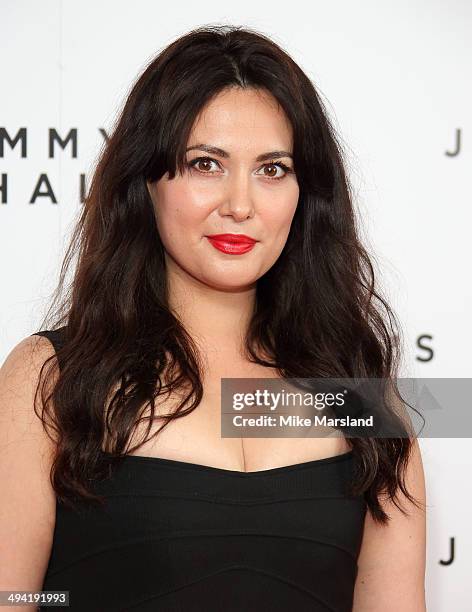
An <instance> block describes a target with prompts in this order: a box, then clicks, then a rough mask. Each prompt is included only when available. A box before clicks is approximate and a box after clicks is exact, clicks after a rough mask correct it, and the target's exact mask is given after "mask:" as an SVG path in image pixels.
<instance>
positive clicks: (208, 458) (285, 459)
mask: <svg viewBox="0 0 472 612" xmlns="http://www.w3.org/2000/svg"><path fill="white" fill-rule="evenodd" d="M211 371H212V375H211V376H207V377H206V379H205V382H204V385H203V397H202V401H201V402H200V404H199V405H198V406H197V407H196V408H195V409H194V410H193V411H192V412H190V413H189V414H187V415H185V416H184V417H181V418H173V419H172V420H171V421H170V422H169V423H168V424H167V425H166V426H165V427H164V428H163V429H162V431H160V432H159V433H158V434H157V436H156V437H154V438H152V439H151V440H148V441H147V442H145V443H144V444H143V445H142V446H141V447H140V448H139V449H136V450H135V451H133V452H132V453H131V454H133V455H137V456H150V457H163V458H167V459H171V460H177V461H186V462H190V463H196V464H201V465H209V466H214V467H218V468H223V469H228V470H237V471H241V472H252V471H258V470H265V469H272V468H276V467H283V466H286V465H293V464H297V463H303V462H306V461H313V460H317V459H324V458H326V457H332V456H335V455H339V454H342V453H344V452H347V451H348V450H350V446H349V444H348V443H347V440H346V439H345V438H344V437H343V436H342V435H341V434H340V433H339V432H336V431H335V430H328V429H326V431H325V432H324V435H323V437H321V436H320V435H318V434H317V437H312V436H310V437H309V436H304V437H293V435H290V432H287V437H277V438H275V437H239V438H233V437H231V438H230V437H223V436H222V432H221V419H222V410H221V406H222V385H221V380H222V378H259V379H261V378H272V379H273V378H280V377H279V375H278V374H277V373H276V372H275V371H274V370H271V369H268V368H265V367H262V366H258V365H257V364H249V365H245V366H241V365H239V366H237V365H235V364H225V363H221V364H214V366H213V368H212V370H211ZM182 397H183V396H179V400H180V401H181V399H182ZM179 400H178V399H177V398H175V397H174V398H166V399H162V400H161V401H158V402H157V404H156V415H162V414H166V413H167V414H169V413H173V412H174V411H175V410H176V409H177V407H178V404H179ZM163 423H164V421H163V419H161V418H159V419H158V420H157V421H156V422H155V424H154V425H153V427H152V429H151V435H152V434H154V433H155V432H156V431H157V429H158V428H159V427H161V426H162V424H163ZM143 427H144V425H143V426H142V427H141V428H139V429H138V430H137V434H136V435H137V436H142V435H143V431H144V429H143ZM283 433H284V432H283ZM137 439H139V438H137V437H136V436H135V437H134V440H137ZM135 443H136V442H133V445H134V444H135Z"/></svg>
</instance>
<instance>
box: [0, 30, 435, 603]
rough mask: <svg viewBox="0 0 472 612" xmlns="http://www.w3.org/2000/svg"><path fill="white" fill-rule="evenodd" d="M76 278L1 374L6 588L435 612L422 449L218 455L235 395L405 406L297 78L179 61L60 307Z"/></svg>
mask: <svg viewBox="0 0 472 612" xmlns="http://www.w3.org/2000/svg"><path fill="white" fill-rule="evenodd" d="M228 235H229V236H228ZM241 242H243V243H244V244H243V245H241ZM74 254H77V255H78V261H77V267H76V271H75V274H74V276H73V280H72V284H71V287H70V291H69V292H68V298H67V300H65V301H64V302H62V303H60V307H59V308H58V309H57V310H56V315H55V317H53V319H51V320H53V321H54V323H53V324H48V325H47V326H46V327H47V329H46V330H45V331H40V332H37V333H36V334H33V335H32V336H30V337H29V338H25V339H24V340H23V341H22V342H20V343H19V344H18V345H17V346H16V347H15V348H14V349H13V351H12V352H11V353H10V355H9V356H8V358H7V360H6V362H5V363H4V365H3V367H2V370H1V387H0V389H1V395H2V406H3V412H4V419H3V423H4V426H3V429H2V438H3V443H4V445H3V448H4V452H3V453H2V456H1V459H0V461H1V473H2V488H3V492H4V494H6V495H5V498H4V499H5V500H6V501H5V502H3V512H2V519H1V526H0V529H1V535H2V542H3V550H4V554H5V551H6V555H7V563H5V564H3V567H2V569H1V570H0V572H1V573H0V583H1V585H0V586H1V589H3V590H5V589H7V588H13V587H15V588H18V587H20V588H22V589H29V590H41V588H42V589H43V590H67V591H69V594H70V607H71V609H72V610H87V611H93V610H100V611H101V612H103V611H104V610H113V611H114V610H140V611H144V610H146V611H147V610H160V611H161V610H162V611H167V610H185V611H192V610H202V611H203V610H204V611H205V612H208V611H213V610H215V611H216V610H218V611H220V610H221V611H223V610H242V611H246V610H260V609H267V610H271V611H276V610H297V611H303V610H311V611H313V610H319V611H322V610H323V611H324V610H331V611H336V612H341V611H347V610H354V611H355V612H370V611H375V612H378V611H380V610H381V611H382V612H388V611H395V612H397V611H398V610H402V612H410V611H411V612H419V611H421V610H425V597H424V571H425V513H424V505H425V503H424V502H425V491H424V476H423V469H422V465H421V457H420V451H419V447H418V443H417V441H416V440H415V439H411V438H410V437H409V436H406V437H399V438H383V439H382V438H366V437H361V438H346V437H345V436H343V435H337V436H334V437H333V436H330V437H325V438H321V437H316V438H303V439H294V438H286V439H279V438H243V439H237V438H223V437H221V435H220V422H221V421H220V417H221V413H220V399H221V397H220V382H221V378H223V377H226V378H227V377H234V378H238V377H240V378H246V377H247V378H253V377H255V378H280V379H284V378H290V377H310V378H311V377H319V378H328V377H369V378H384V379H387V380H391V381H392V385H393V388H394V389H395V386H394V377H395V374H396V372H397V368H398V354H397V353H398V351H397V348H398V334H397V333H395V330H394V328H393V322H394V321H395V319H394V318H393V314H392V312H391V310H390V308H389V307H388V305H387V304H386V302H385V301H384V300H383V299H382V298H381V297H380V296H379V295H378V293H377V292H376V290H375V288H374V276H373V270H372V267H371V264H370V260H369V257H368V255H367V253H366V251H365V250H364V248H363V247H362V245H361V243H360V241H359V238H358V235H357V230H356V226H355V220H354V214H353V205H352V201H351V195H350V189H349V184H348V180H347V177H346V175H345V171H344V167H343V161H342V156H341V152H340V147H339V145H338V144H337V140H336V137H335V133H334V130H333V128H332V126H331V125H330V123H329V120H328V118H327V115H326V113H325V111H324V109H323V106H322V103H321V101H320V99H319V97H318V95H317V93H316V90H315V88H314V86H313V84H312V83H311V82H310V80H309V79H308V78H307V76H306V75H305V74H304V73H303V72H302V70H301V69H300V67H299V66H297V64H296V63H295V62H294V61H293V60H292V59H291V58H290V57H289V56H288V55H287V54H286V53H285V52H284V51H283V50H282V49H281V48H279V47H278V46H277V45H276V44H275V43H274V42H273V41H271V40H270V39H268V38H267V37H265V36H263V35H261V34H259V33H257V32H255V31H253V30H248V29H243V28H239V27H229V26H221V27H218V26H209V27H202V28H198V29H196V30H194V31H191V32H189V33H188V34H187V35H185V36H183V37H181V38H179V39H178V40H176V41H175V42H173V43H172V44H171V45H169V46H168V47H167V48H166V49H164V50H163V51H162V52H161V53H160V54H159V55H158V57H157V58H155V59H154V60H153V61H152V62H151V63H150V64H149V65H148V66H147V68H146V69H145V71H144V72H143V74H142V75H141V76H140V78H139V79H138V80H137V82H136V83H135V85H134V87H133V89H132V91H131V93H130V95H129V97H128V99H127V101H126V104H125V106H124V108H123V110H122V112H121V115H120V117H119V119H118V121H117V125H116V126H115V128H114V130H113V133H112V135H111V137H110V139H109V141H108V143H107V145H106V147H105V150H104V151H103V154H102V155H101V158H100V160H99V163H98V166H97V168H96V171H95V174H94V177H93V180H92V184H91V188H90V192H89V195H88V197H87V199H86V201H85V205H84V208H83V211H82V214H81V216H80V219H79V222H78V224H77V228H76V231H75V233H74V236H73V239H72V242H71V245H70V248H69V252H68V253H67V255H66V261H65V265H64V268H63V271H62V277H61V282H60V287H59V292H58V295H60V294H61V292H62V287H63V284H64V277H65V273H66V270H67V268H68V266H69V265H70V262H71V261H72V257H73V255H74ZM379 305H380V306H382V307H383V308H384V310H385V313H386V315H388V321H389V325H387V324H386V322H385V321H386V320H387V318H386V317H384V316H383V314H382V311H381V309H380V308H379V307H378V306H379ZM53 328H54V329H53ZM54 357H56V359H54ZM43 364H44V366H46V364H49V365H50V368H47V367H44V366H43ZM56 365H59V368H55V366H56ZM43 370H44V371H43ZM38 398H39V399H38ZM38 403H39V404H40V409H38ZM33 405H34V414H35V417H34V418H33V417H32V416H31V415H32V412H33ZM53 407H54V408H53ZM27 427H29V429H28V431H29V432H31V434H32V435H30V436H25V430H26V428H27ZM13 440H14V441H15V443H14V444H13ZM50 473H51V481H49V474H50ZM18 483H21V486H18ZM5 489H6V491H5ZM33 495H34V498H35V503H34V504H31V503H30V499H31V497H32V496H33Z"/></svg>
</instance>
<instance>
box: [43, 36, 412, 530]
mask: <svg viewBox="0 0 472 612" xmlns="http://www.w3.org/2000/svg"><path fill="white" fill-rule="evenodd" d="M228 87H241V88H260V89H264V90H266V91H268V92H270V93H271V94H272V96H273V97H274V98H275V99H276V100H277V101H278V103H279V104H280V105H281V107H282V108H283V110H284V111H285V113H286V115H287V117H288V119H289V120H290V122H291V125H292V128H293V141H294V150H293V158H294V159H293V161H294V167H295V171H296V176H297V180H298V184H299V189H300V191H299V201H298V205H297V209H296V212H295V216H294V218H293V222H292V226H291V230H290V234H289V236H288V239H287V243H286V245H285V247H284V249H283V251H282V253H281V254H280V257H279V258H278V260H277V261H276V263H275V264H274V265H273V266H272V268H271V269H270V270H269V271H268V272H266V273H265V274H264V275H263V276H262V277H261V278H260V279H258V281H257V288H256V300H255V302H256V303H255V309H254V314H253V317H252V320H251V322H250V325H249V329H248V333H247V336H246V350H247V355H248V357H249V358H250V360H251V361H253V362H254V363H257V364H261V365H263V366H269V367H272V368H276V369H277V371H278V372H279V374H280V376H281V377H282V378H297V377H301V378H314V377H316V378H329V377H349V378H353V377H354V378H359V377H367V378H384V379H388V380H391V381H392V388H393V389H394V391H395V393H398V390H397V387H396V384H395V377H396V375H397V372H398V367H399V358H400V350H399V349H400V344H401V343H400V337H401V334H400V326H399V324H398V321H397V320H396V318H395V315H394V314H393V312H392V310H391V309H390V307H389V306H388V304H387V302H386V300H385V299H384V298H382V297H381V296H380V295H379V292H378V290H377V289H376V288H375V287H374V268H373V265H372V263H371V260H370V258H369V256H368V254H367V251H366V249H365V248H364V247H363V246H362V244H361V241H360V238H359V232H358V228H357V227H356V220H355V216H354V211H353V203H352V200H353V198H352V195H351V194H352V188H351V187H350V184H349V182H348V178H347V176H346V171H345V168H344V162H343V154H342V147H341V145H340V140H339V136H337V135H336V132H335V130H334V128H333V126H332V124H331V123H330V121H329V119H328V116H327V113H326V111H325V108H324V105H323V103H322V101H321V99H320V95H319V94H318V93H317V91H316V89H315V87H314V85H313V83H312V82H311V81H310V79H309V78H308V77H307V76H306V74H305V73H304V72H303V71H302V70H301V68H300V67H299V66H298V65H297V64H296V63H295V62H294V61H293V59H292V58H291V57H290V56H289V55H288V54H287V53H286V52H285V51H284V50H283V49H282V48H281V47H280V46H279V45H278V44H276V43H275V42H274V41H273V40H271V39H270V38H268V37H266V36H265V35H263V34H261V33H259V32H257V31H255V30H253V29H249V28H243V27H239V26H227V25H224V26H222V25H208V26H202V27H198V28H196V29H194V30H192V31H190V32H189V33H187V34H185V35H184V36H181V37H179V38H178V39H176V40H175V41H174V42H172V43H171V44H170V45H168V46H167V47H166V48H165V49H164V50H162V51H161V52H160V53H159V54H158V55H157V57H155V58H154V59H153V60H152V61H151V62H150V63H149V64H148V65H147V66H146V67H145V69H144V70H143V71H142V74H141V75H140V76H139V78H138V79H137V80H136V82H135V83H134V84H133V87H132V89H131V91H130V93H129V95H128V97H127V99H126V101H125V104H124V107H123V109H122V111H121V112H120V114H119V116H118V118H117V120H116V122H115V125H114V127H113V130H112V133H111V135H110V137H109V138H108V139H107V142H106V144H105V146H104V148H103V150H102V151H101V154H100V156H99V159H98V162H97V164H96V167H95V171H94V174H93V178H92V180H91V185H90V190H89V192H88V195H87V196H86V198H85V201H84V205H83V208H82V210H81V211H80V213H79V215H78V218H77V222H76V225H75V227H74V231H73V234H72V238H71V241H70V244H69V246H68V249H67V252H66V255H65V258H64V261H63V263H62V267H61V273H60V279H59V285H58V287H57V290H56V292H55V294H54V296H53V297H54V299H53V303H52V305H51V307H50V308H49V311H48V314H47V315H46V317H45V319H44V320H43V324H42V328H44V329H48V330H58V329H61V345H60V347H59V348H58V350H57V352H56V357H57V359H56V358H55V356H54V355H52V356H51V357H50V358H48V359H47V360H46V361H45V363H44V365H43V367H42V369H41V373H40V374H41V376H40V382H39V383H38V387H37V389H36V395H35V410H37V409H36V399H37V395H38V392H39V389H40V386H41V400H42V401H41V405H42V411H41V415H39V414H38V413H37V414H38V416H40V418H41V419H42V422H43V424H44V426H45V429H46V430H47V431H48V435H49V436H50V437H51V438H52V439H54V442H55V448H56V453H55V456H54V460H53V464H52V467H51V483H52V485H53V487H54V490H55V492H56V495H57V498H58V499H59V500H60V501H61V502H63V503H65V504H69V505H72V506H73V505H74V503H75V501H77V500H80V501H89V502H99V503H103V498H102V497H101V496H100V495H96V494H95V493H94V492H93V490H92V489H91V487H90V481H91V480H93V479H95V478H100V477H102V476H103V468H102V467H100V466H101V461H100V459H101V458H102V456H103V444H104V442H105V440H106V445H107V448H106V452H107V454H108V455H109V456H110V458H111V461H112V462H115V461H119V460H120V458H121V457H122V456H123V455H125V454H126V453H127V452H130V449H129V448H127V447H128V446H129V441H130V439H131V435H132V433H133V431H134V428H135V427H136V426H137V424H138V423H139V421H140V420H148V428H147V433H146V438H143V440H142V442H141V443H139V444H138V445H137V446H135V447H134V448H133V449H132V450H135V449H136V448H139V447H140V446H141V444H142V443H143V442H144V441H147V440H149V439H150V438H149V437H148V436H149V433H150V431H151V425H152V419H154V418H155V404H154V400H155V399H156V397H157V396H158V395H159V394H162V393H163V392H166V393H169V394H170V393H172V392H174V391H176V390H181V389H183V388H185V389H186V390H188V393H186V394H185V396H184V399H183V400H182V402H181V403H180V404H179V405H178V408H177V409H176V410H175V412H174V413H172V414H170V415H168V416H165V417H159V418H163V419H164V423H163V425H162V426H161V427H160V428H159V430H158V431H156V432H155V433H154V435H153V436H151V437H154V436H155V435H157V434H158V433H159V432H160V431H161V430H162V428H163V427H165V426H166V425H167V424H168V423H169V422H170V420H171V419H175V418H181V417H184V416H185V415H187V414H189V413H190V412H191V411H193V410H195V408H196V407H197V406H198V405H199V403H200V401H201V399H202V395H203V386H202V369H201V368H202V361H201V356H200V355H199V352H198V350H197V347H196V345H195V343H194V341H193V340H192V338H191V336H190V335H189V333H188V332H187V331H186V330H185V328H184V327H183V325H182V324H181V323H180V322H179V320H178V319H177V318H176V316H174V314H173V313H172V312H171V310H170V308H169V305H168V300H167V294H166V288H167V285H166V269H165V262H164V248H163V245H162V242H161V239H160V237H159V233H158V231H157V226H156V220H155V215H154V210H153V204H152V201H151V199H150V196H149V192H148V190H147V186H146V181H150V182H152V181H157V180H159V179H160V178H161V177H162V176H163V175H164V174H165V173H166V172H168V173H169V178H170V179H172V178H174V177H175V174H176V171H177V170H178V171H179V172H184V171H185V148H186V146H187V141H188V137H189V133H190V130H191V128H192V126H193V124H194V121H195V119H196V118H197V115H198V113H199V112H200V111H201V110H202V107H203V106H204V105H205V104H207V103H208V102H209V101H210V100H211V99H212V98H213V97H214V96H215V95H216V94H218V93H219V92H221V91H222V90H223V89H225V88H228ZM75 257H76V258H77V261H76V263H75V268H74V272H73V275H72V280H71V281H70V282H69V284H68V288H67V291H64V286H65V277H66V274H67V271H68V270H69V269H70V267H71V263H72V261H73V259H74V258H75ZM53 310H54V314H51V312H52V311H53ZM48 362H51V363H50V367H49V368H47V371H46V374H45V375H44V376H43V369H44V367H45V366H46V364H47V363H48ZM56 367H57V370H56ZM53 370H54V371H55V376H56V375H57V380H56V382H55V385H54V388H53V389H52V391H51V392H49V391H48V392H46V390H45V389H46V384H45V383H46V380H47V379H48V377H49V376H52V374H53ZM164 374H165V378H166V380H165V384H164V381H163V376H164ZM41 380H42V381H43V384H42V385H41ZM48 389H50V387H49V386H48ZM114 389H116V390H115V391H114V392H113V393H111V391H112V390H114ZM110 396H111V397H110ZM143 407H148V408H150V418H149V417H146V418H145V417H143V416H142V414H143ZM156 418H157V417H156ZM49 432H51V433H49ZM348 440H349V444H350V446H351V448H352V450H353V452H354V456H355V459H356V465H357V470H356V477H355V479H354V480H353V483H352V492H353V494H362V495H364V497H365V500H366V503H367V506H368V508H369V509H370V512H371V514H372V516H373V518H374V520H376V521H377V522H379V523H382V524H386V523H387V522H388V520H389V516H388V515H387V514H386V512H385V511H384V510H383V509H382V506H381V503H380V496H381V494H386V495H387V496H388V497H389V498H390V499H392V500H393V501H394V503H395V504H396V505H397V506H398V507H399V508H400V509H401V510H402V512H404V510H403V508H402V507H401V504H399V503H398V500H399V498H398V492H399V491H402V492H403V493H404V495H406V497H407V498H408V499H409V500H410V501H412V502H413V503H415V504H416V505H418V502H417V500H415V498H414V497H412V496H411V494H410V493H409V492H408V490H407V489H406V486H405V468H406V466H407V463H408V460H409V457H410V454H411V448H412V438H411V437H410V436H404V437H398V438H372V437H369V438H367V437H360V438H359V437H357V438H348Z"/></svg>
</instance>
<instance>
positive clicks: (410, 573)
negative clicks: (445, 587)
mask: <svg viewBox="0 0 472 612" xmlns="http://www.w3.org/2000/svg"><path fill="white" fill-rule="evenodd" d="M405 484H406V488H407V490H408V491H409V493H411V494H412V495H413V497H415V498H416V499H417V500H418V501H419V502H421V504H426V491H425V479H424V471H423V463H422V460H421V452H420V448H419V445H418V441H417V440H414V441H413V446H412V452H411V457H410V460H409V463H408V466H407V468H406V474H405ZM399 495H400V496H399V501H400V502H401V505H402V507H403V508H404V509H405V510H406V511H407V512H408V514H409V515H410V516H404V515H403V514H402V513H401V512H400V510H399V509H398V508H397V507H396V506H395V505H394V504H393V503H392V502H391V501H385V500H384V502H383V504H382V507H383V509H384V510H385V512H386V513H387V514H388V515H389V516H390V517H391V519H390V521H389V523H388V525H387V526H381V525H378V524H376V523H374V521H373V520H372V517H371V515H370V512H367V515H366V520H365V527H364V536H363V539H362V545H361V551H360V555H359V559H358V568H359V569H358V575H357V580H356V585H355V590H354V605H353V612H379V610H381V611H382V612H398V611H399V610H401V612H425V611H426V602H425V588H424V581H425V568H426V511H425V509H423V510H420V509H419V508H417V507H416V506H414V505H413V504H412V503H411V502H409V501H408V500H406V498H405V496H404V495H403V494H399Z"/></svg>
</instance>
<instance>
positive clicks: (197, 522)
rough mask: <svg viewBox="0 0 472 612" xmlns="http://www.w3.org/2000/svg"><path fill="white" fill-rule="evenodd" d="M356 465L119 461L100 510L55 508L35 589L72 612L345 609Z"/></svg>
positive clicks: (350, 586) (358, 536)
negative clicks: (66, 599)
mask: <svg viewBox="0 0 472 612" xmlns="http://www.w3.org/2000/svg"><path fill="white" fill-rule="evenodd" d="M37 333H38V334H40V335H47V336H48V337H49V338H50V339H51V341H52V342H53V344H54V345H55V346H57V344H55V343H57V341H58V338H59V336H58V332H37ZM109 460H110V457H109V455H107V454H106V453H103V461H105V462H108V461H109ZM354 467H355V455H354V453H353V452H352V451H350V452H348V453H344V454H342V455H338V456H336V457H330V458H327V459H321V460H315V461H309V462H306V463H299V464H296V465H292V466H286V467H280V468H274V469H269V470H263V471H259V472H247V473H244V472H237V471H232V470H225V469H220V468H216V467H208V466H203V465H200V464H195V463H187V462H184V461H174V460H170V459H164V458H156V457H138V456H127V457H124V458H123V459H122V460H121V461H120V463H119V465H118V466H115V468H114V469H113V470H112V473H111V476H110V478H107V479H106V480H102V481H96V482H94V485H93V487H94V490H95V491H96V492H97V493H100V494H102V495H105V497H106V506H105V507H104V508H99V507H96V506H92V505H87V504H82V505H81V507H80V509H78V510H70V509H68V508H66V507H65V506H63V505H62V504H60V503H57V505H56V525H55V530H54V540H53V548H52V552H51V557H50V560H49V565H48V568H47V572H46V576H45V580H44V585H43V590H68V591H69V593H70V608H69V609H70V610H72V611H74V612H75V611H81V612H95V611H96V612H108V611H110V612H111V611H113V612H117V611H121V610H123V611H124V610H133V611H136V612H151V611H153V612H154V611H159V612H171V611H172V612H178V611H179V612H180V611H181V612H194V611H195V612H196V611H201V612H226V611H228V612H236V611H238V612H252V611H254V612H256V611H257V612H260V611H261V610H268V611H270V612H278V611H290V612H305V611H306V612H308V611H311V612H317V611H319V612H326V611H331V612H348V611H351V610H352V600H353V591H354V584H355V579H356V576H357V558H358V555H359V550H360V545H361V541H362V534H363V526H364V519H365V513H366V503H365V500H364V498H363V497H361V496H360V497H350V496H349V495H348V493H347V485H348V484H349V482H350V481H351V480H352V477H353V474H354ZM41 609H51V608H45V607H43V608H41Z"/></svg>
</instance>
